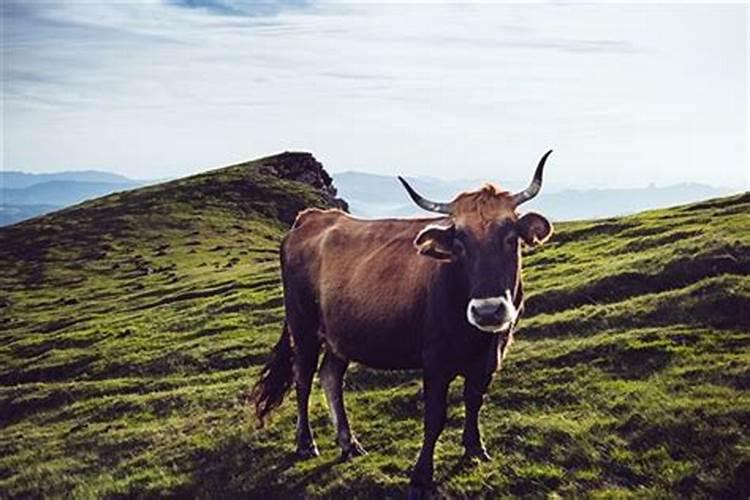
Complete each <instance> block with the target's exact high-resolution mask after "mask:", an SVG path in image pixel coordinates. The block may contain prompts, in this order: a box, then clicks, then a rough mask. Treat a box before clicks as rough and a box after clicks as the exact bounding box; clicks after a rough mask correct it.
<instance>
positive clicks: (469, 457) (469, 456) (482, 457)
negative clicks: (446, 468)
mask: <svg viewBox="0 0 750 500" xmlns="http://www.w3.org/2000/svg"><path fill="white" fill-rule="evenodd" d="M474 460H479V461H480V462H490V461H491V460H492V457H491V456H490V455H489V453H487V450H485V449H484V446H482V447H480V448H471V449H467V450H466V453H464V461H466V462H472V461H474Z"/></svg>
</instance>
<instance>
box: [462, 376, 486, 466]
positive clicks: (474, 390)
mask: <svg viewBox="0 0 750 500" xmlns="http://www.w3.org/2000/svg"><path fill="white" fill-rule="evenodd" d="M489 380H490V377H489V376H486V375H480V374H477V375H476V376H472V375H468V376H467V377H466V379H465V380H464V406H465V408H466V417H465V420H464V433H463V438H462V442H463V445H464V448H465V450H466V452H465V455H464V457H465V458H467V459H472V458H478V459H480V460H483V461H488V460H490V456H489V455H488V454H487V450H486V449H485V447H484V444H483V443H482V437H481V435H480V433H479V410H480V409H481V407H482V403H483V402H484V394H485V392H486V391H487V386H488V385H489Z"/></svg>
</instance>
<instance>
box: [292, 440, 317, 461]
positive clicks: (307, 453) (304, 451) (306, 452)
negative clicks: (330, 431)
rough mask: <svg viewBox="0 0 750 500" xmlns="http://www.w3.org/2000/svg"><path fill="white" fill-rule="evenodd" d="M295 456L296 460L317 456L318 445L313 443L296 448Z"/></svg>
mask: <svg viewBox="0 0 750 500" xmlns="http://www.w3.org/2000/svg"><path fill="white" fill-rule="evenodd" d="M296 456H297V460H309V459H311V458H315V457H319V456H320V452H319V451H318V447H317V446H315V445H314V444H313V445H312V446H308V447H306V448H298V449H297V453H296Z"/></svg>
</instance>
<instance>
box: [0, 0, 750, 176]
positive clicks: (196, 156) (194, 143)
mask: <svg viewBox="0 0 750 500" xmlns="http://www.w3.org/2000/svg"><path fill="white" fill-rule="evenodd" d="M748 9H749V8H748V7H747V6H746V5H743V4H731V5H675V4H660V5H649V4H633V5H627V6H626V5H615V4H587V5H576V4H568V3H559V2H553V3H536V4H529V5H512V4H481V3H474V4H468V5H467V4H464V5H460V6H458V5H449V4H440V3H430V4H424V3H409V4H406V3H398V4H388V3H377V4H373V3H367V4H357V5H355V4H350V3H335V2H305V1H298V0H288V1H281V2H249V1H242V0H174V1H166V0H161V1H160V0H144V1H133V2H113V3H108V2H85V1H84V2H82V1H63V0H61V1H58V2H22V1H19V0H6V1H4V2H3V4H2V17H3V44H2V52H3V59H4V66H3V69H2V74H3V100H4V106H3V136H4V139H3V158H2V160H3V161H2V168H3V169H6V170H23V171H27V172H52V171H62V170H71V169H74V170H83V169H101V170H110V171H114V172H118V173H121V174H124V175H127V176H129V177H132V178H140V179H154V178H165V177H176V176H182V175H187V174H190V173H194V172H197V171H201V170H206V169H208V168H212V167H218V166H221V165H226V164H230V163H233V162H238V161H244V160H248V159H252V158H256V157H260V156H264V155H268V154H273V153H276V152H280V151H284V150H305V151H311V152H313V153H314V154H315V155H316V157H317V158H318V159H319V160H320V161H322V162H323V163H324V165H325V166H326V168H328V169H329V170H330V171H332V172H343V171H348V170H356V171H363V172H372V173H378V174H384V175H396V174H402V175H410V176H434V177H440V178H448V179H450V178H472V179H476V178H486V179H493V180H496V181H498V182H501V183H502V182H503V181H504V180H506V179H510V180H512V181H517V180H520V179H527V178H528V176H529V175H530V173H531V171H532V169H533V166H534V165H535V163H536V161H537V159H538V158H539V156H540V155H541V154H542V153H543V152H544V151H546V150H547V149H549V148H553V149H554V150H555V153H554V155H553V157H552V159H551V165H552V164H553V165H554V168H549V169H548V174H547V175H548V179H549V180H550V182H551V183H552V184H555V185H557V186H568V187H581V188H590V187H601V188H604V187H609V188H616V187H617V188H627V187H643V186H646V185H649V184H656V185H668V184H677V183H684V182H699V183H703V184H709V185H713V186H722V187H731V188H733V189H738V190H739V189H747V186H748V175H749V171H748Z"/></svg>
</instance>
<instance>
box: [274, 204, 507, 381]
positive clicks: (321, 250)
mask: <svg viewBox="0 0 750 500" xmlns="http://www.w3.org/2000/svg"><path fill="white" fill-rule="evenodd" d="M443 222H445V218H430V219H406V220H404V219H385V220H361V219H356V218H353V217H350V216H349V215H347V214H345V213H343V212H340V211H338V210H326V211H322V210H308V211H305V212H304V213H302V214H301V215H300V216H299V217H298V219H297V222H296V223H295V225H294V227H293V229H292V230H291V231H290V232H289V234H288V235H287V237H286V238H285V240H284V243H283V245H282V250H281V252H282V270H283V280H284V290H285V291H286V292H285V293H286V294H287V295H288V296H290V297H289V299H288V300H290V301H291V302H290V303H287V314H289V313H290V311H292V310H294V311H295V312H294V314H300V315H301V316H302V317H303V318H304V319H302V321H304V322H305V323H306V325H311V324H315V323H316V322H317V323H318V328H317V332H316V334H317V335H320V337H322V340H323V342H324V344H325V347H326V349H328V350H330V351H332V352H333V353H335V354H336V355H337V356H339V357H340V358H342V359H345V360H351V361H356V362H359V363H361V364H364V365H366V366H369V367H371V368H382V369H417V368H422V367H423V366H424V363H425V358H426V357H428V358H429V357H430V356H432V357H434V358H439V359H440V361H441V364H442V366H443V367H444V368H443V369H444V370H445V371H446V372H450V373H452V374H453V375H457V374H461V375H463V374H465V373H466V371H467V370H468V369H471V368H472V367H473V365H475V364H477V363H481V364H482V365H483V366H486V367H488V368H487V369H488V370H492V371H494V369H495V367H496V360H497V357H498V356H497V349H496V348H495V349H493V347H496V346H497V343H498V340H503V343H502V344H504V340H505V339H507V336H503V338H502V339H500V336H499V335H494V336H493V335H477V333H476V331H475V329H474V328H473V327H472V326H471V325H470V324H468V323H467V322H466V312H465V311H466V304H467V302H468V300H469V299H468V290H467V289H466V285H465V283H463V281H462V279H461V272H460V270H457V269H456V268H455V267H454V266H449V265H445V264H444V263H441V262H439V261H436V260H434V259H427V258H424V257H423V256H421V255H419V254H418V253H416V252H414V250H413V248H414V239H415V238H416V236H417V234H418V233H419V231H420V230H422V229H423V228H424V227H425V226H426V225H428V224H440V223H443ZM457 271H458V272H457ZM365 284H366V285H365ZM303 294H307V295H308V296H307V297H301V296H300V295H303ZM518 299H519V300H518V301H517V303H519V304H520V296H519V297H518ZM304 300H307V301H309V305H308V306H303V305H302V304H299V301H304ZM292 321H295V320H292Z"/></svg>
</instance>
